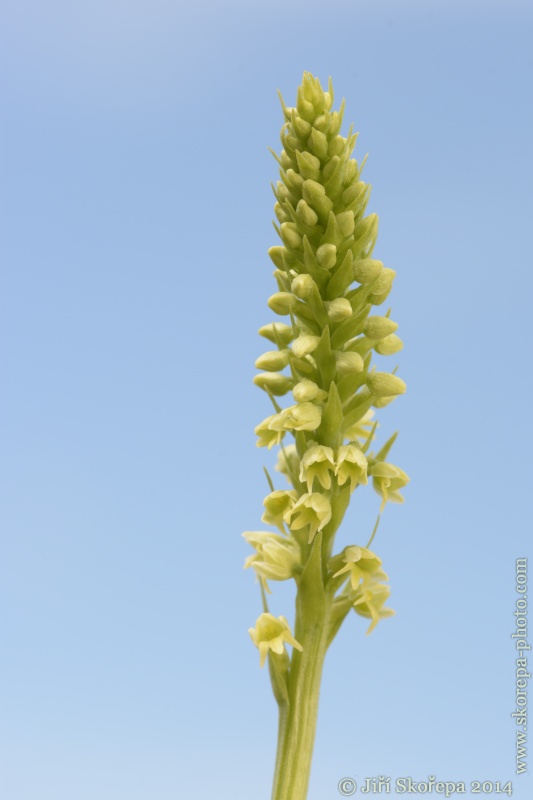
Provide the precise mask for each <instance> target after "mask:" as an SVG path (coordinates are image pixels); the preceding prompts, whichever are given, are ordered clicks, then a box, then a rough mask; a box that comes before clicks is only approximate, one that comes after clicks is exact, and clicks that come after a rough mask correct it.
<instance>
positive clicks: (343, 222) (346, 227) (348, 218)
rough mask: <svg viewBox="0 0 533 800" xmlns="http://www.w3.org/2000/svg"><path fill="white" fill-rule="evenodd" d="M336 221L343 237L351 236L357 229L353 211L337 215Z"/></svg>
mask: <svg viewBox="0 0 533 800" xmlns="http://www.w3.org/2000/svg"><path fill="white" fill-rule="evenodd" d="M336 219H337V225H338V226H339V228H340V231H341V233H342V235H343V236H351V235H352V233H353V231H354V227H355V221H354V216H353V211H343V212H342V213H341V214H337V217H336Z"/></svg>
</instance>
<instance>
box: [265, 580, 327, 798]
mask: <svg viewBox="0 0 533 800" xmlns="http://www.w3.org/2000/svg"><path fill="white" fill-rule="evenodd" d="M302 595H303V596H302ZM305 595H306V590H305V588H303V589H302V588H300V589H299V592H298V595H297V598H296V608H297V611H296V620H295V633H294V635H295V638H296V640H297V641H298V642H299V643H300V644H301V645H302V647H303V650H302V652H301V653H300V652H299V651H298V650H294V651H293V656H292V661H291V667H290V671H289V676H288V694H289V701H288V703H285V704H281V705H280V712H279V733H278V750H277V756H276V769H275V773H274V786H273V790H272V800H305V799H306V797H307V788H308V785H309V776H310V772H311V759H312V757H313V745H314V741H315V732H316V723H317V717H318V701H319V695H320V681H321V678H322V667H323V664H324V658H325V655H326V649H327V634H328V627H329V626H328V622H329V615H330V610H331V599H330V598H327V599H326V602H325V603H320V604H318V605H320V606H322V608H321V613H320V614H318V615H315V616H313V618H312V619H310V618H309V617H310V615H309V614H308V613H306V609H305V605H306V598H305ZM313 605H314V607H315V611H316V610H317V604H313Z"/></svg>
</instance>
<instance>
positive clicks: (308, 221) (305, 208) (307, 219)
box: [296, 200, 318, 228]
mask: <svg viewBox="0 0 533 800" xmlns="http://www.w3.org/2000/svg"><path fill="white" fill-rule="evenodd" d="M296 214H297V215H298V218H299V219H301V220H302V222H303V224H304V225H307V227H308V228H312V227H313V225H316V223H317V222H318V217H317V215H316V212H315V211H313V209H312V208H311V206H309V205H307V203H306V202H305V200H300V201H299V203H298V205H297V206H296Z"/></svg>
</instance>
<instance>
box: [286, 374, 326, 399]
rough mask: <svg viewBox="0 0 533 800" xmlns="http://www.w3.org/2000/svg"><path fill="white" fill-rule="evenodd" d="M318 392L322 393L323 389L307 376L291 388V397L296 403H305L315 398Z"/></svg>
mask: <svg viewBox="0 0 533 800" xmlns="http://www.w3.org/2000/svg"><path fill="white" fill-rule="evenodd" d="M320 393H322V394H324V392H323V390H322V389H321V388H320V387H319V386H317V384H316V383H315V382H314V381H310V380H308V379H307V378H304V380H303V381H300V382H299V383H297V384H296V386H295V387H294V388H293V390H292V394H293V397H294V399H295V400H296V402H297V403H307V402H309V401H310V400H315V398H317V397H318V395H319V394H320Z"/></svg>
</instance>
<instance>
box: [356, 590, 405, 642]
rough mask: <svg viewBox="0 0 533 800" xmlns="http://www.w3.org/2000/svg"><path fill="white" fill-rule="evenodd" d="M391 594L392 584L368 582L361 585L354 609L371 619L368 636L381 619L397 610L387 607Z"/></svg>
mask: <svg viewBox="0 0 533 800" xmlns="http://www.w3.org/2000/svg"><path fill="white" fill-rule="evenodd" d="M389 595H390V586H386V585H385V584H383V583H368V584H365V585H363V586H362V587H361V590H360V597H359V598H358V599H357V600H355V602H354V610H355V611H356V612H357V613H358V614H360V615H361V616H362V617H366V618H367V619H371V620H372V622H371V623H370V626H369V627H368V630H367V632H366V633H367V636H368V634H369V633H371V632H372V631H373V630H374V628H375V627H376V625H377V624H378V622H379V621H380V619H384V618H385V617H392V616H393V615H394V614H395V613H396V612H395V611H393V610H392V608H385V607H384V605H385V602H386V601H387V598H388V596H389Z"/></svg>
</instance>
